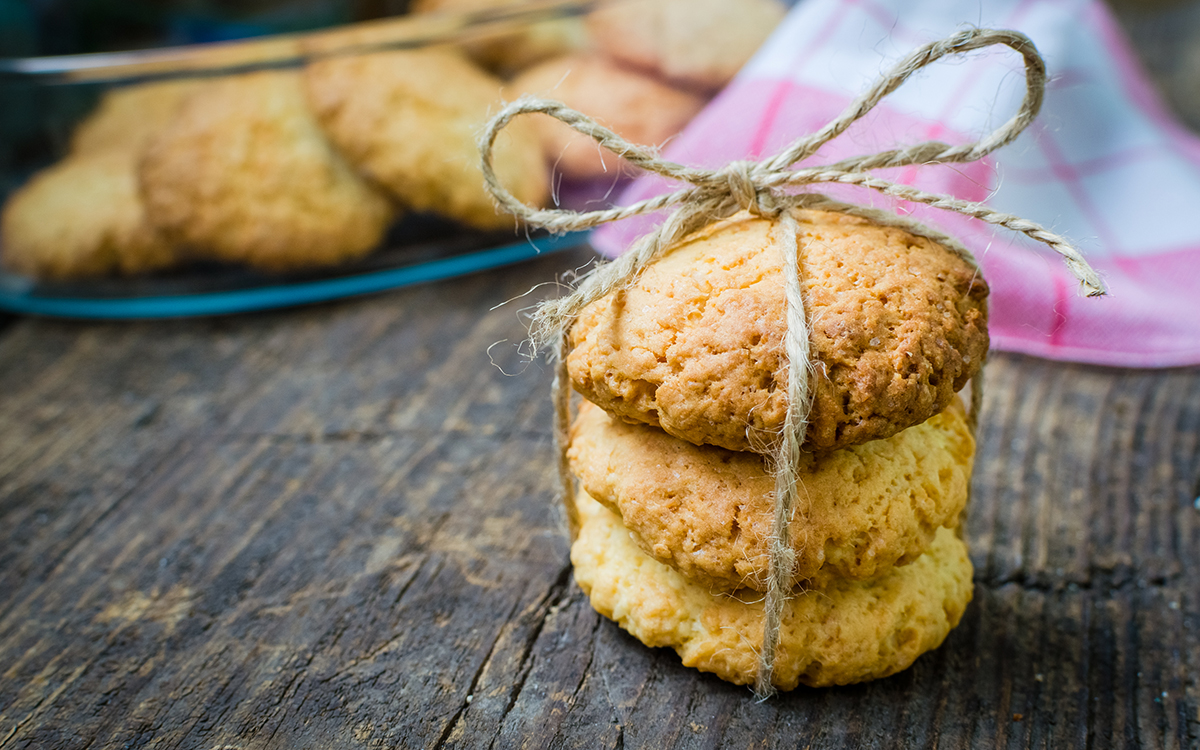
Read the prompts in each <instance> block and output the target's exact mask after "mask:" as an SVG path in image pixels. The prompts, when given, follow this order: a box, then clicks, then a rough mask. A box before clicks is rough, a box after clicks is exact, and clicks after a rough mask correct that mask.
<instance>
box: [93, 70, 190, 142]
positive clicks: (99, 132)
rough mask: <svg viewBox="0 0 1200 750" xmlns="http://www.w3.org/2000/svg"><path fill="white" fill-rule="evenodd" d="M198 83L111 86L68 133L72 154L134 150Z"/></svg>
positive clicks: (181, 82) (168, 119)
mask: <svg viewBox="0 0 1200 750" xmlns="http://www.w3.org/2000/svg"><path fill="white" fill-rule="evenodd" d="M201 85H203V84H201V83H200V82H199V81H196V80H181V81H163V82H160V83H144V84H139V85H136V86H126V87H124V88H119V89H113V90H112V91H109V92H107V93H105V95H104V96H103V97H102V98H101V99H100V103H99V105H97V107H96V109H95V110H94V111H93V112H92V113H91V114H89V115H88V116H87V117H86V118H84V120H83V121H82V122H80V123H79V125H78V126H77V127H76V128H75V132H74V133H72V134H71V146H70V153H71V154H72V155H80V154H93V153H98V152H100V151H108V150H114V149H115V150H124V151H133V152H137V151H139V150H140V149H141V147H142V146H143V145H144V144H145V143H146V141H148V140H149V139H150V138H152V137H153V136H154V135H155V134H157V133H158V132H159V131H160V130H162V129H163V127H165V126H166V124H167V123H168V122H170V121H171V118H172V117H173V116H174V115H175V112H176V111H177V110H178V109H179V106H180V105H181V104H182V103H183V100H184V99H185V98H186V97H187V96H188V95H189V94H191V93H193V92H194V91H196V89H197V88H199V87H200V86H201Z"/></svg>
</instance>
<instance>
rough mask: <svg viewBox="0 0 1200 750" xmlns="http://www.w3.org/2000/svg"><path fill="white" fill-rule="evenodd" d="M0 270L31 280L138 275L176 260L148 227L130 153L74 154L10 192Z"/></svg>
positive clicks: (2, 223)
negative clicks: (14, 272)
mask: <svg viewBox="0 0 1200 750" xmlns="http://www.w3.org/2000/svg"><path fill="white" fill-rule="evenodd" d="M0 235H2V236H3V241H4V246H3V255H2V256H0V257H2V258H3V261H4V265H5V266H6V267H7V268H9V269H10V270H13V271H16V272H17V273H23V274H27V275H29V276H33V277H36V278H45V279H67V278H80V277H89V276H102V275H105V274H110V273H122V274H136V273H142V272H146V271H153V270H157V269H161V268H165V267H167V266H169V265H171V264H172V263H174V261H175V254H174V252H173V251H172V249H171V246H170V244H169V243H168V242H167V241H166V240H165V239H164V238H163V237H162V236H161V235H160V234H159V233H158V232H157V231H156V230H155V229H154V227H153V226H152V225H151V224H150V223H149V222H147V221H146V216H145V212H144V210H143V207H142V201H141V198H140V197H139V196H138V192H137V180H136V178H135V176H134V155H133V153H132V152H129V151H123V150H120V149H114V150H107V151H101V152H100V153H97V154H89V155H81V156H72V157H70V158H68V159H65V160H63V161H61V162H59V163H58V164H55V165H54V166H52V167H49V168H47V169H44V170H42V171H41V172H39V173H38V174H37V175H35V176H34V177H33V179H31V180H30V181H29V182H28V183H26V184H25V185H24V186H23V187H21V189H20V190H18V191H16V192H15V193H14V194H13V195H12V197H11V198H10V199H9V201H8V203H7V204H6V205H5V206H4V213H3V217H2V218H0Z"/></svg>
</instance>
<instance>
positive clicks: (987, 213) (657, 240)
mask: <svg viewBox="0 0 1200 750" xmlns="http://www.w3.org/2000/svg"><path fill="white" fill-rule="evenodd" d="M995 44H1002V45H1005V46H1008V47H1011V48H1012V49H1013V50H1015V51H1017V52H1018V53H1020V54H1021V56H1022V57H1023V58H1024V60H1025V84H1026V88H1025V98H1024V100H1023V101H1022V103H1021V108H1020V111H1018V112H1017V114H1016V115H1014V116H1013V117H1012V119H1010V120H1009V121H1008V122H1006V123H1004V124H1003V125H1002V126H1000V127H999V128H998V129H996V130H995V131H993V132H991V133H989V134H988V135H987V136H985V137H984V138H982V139H980V140H979V141H977V142H975V143H969V144H966V145H963V146H949V145H947V144H945V143H940V142H937V141H927V142H925V143H919V144H917V145H915V146H911V147H909V148H904V149H892V150H888V151H883V152H880V153H878V154H872V155H867V156H859V157H854V158H850V159H844V160H842V161H839V162H836V163H834V164H829V165H826V166H817V167H805V168H801V169H792V168H791V167H792V165H793V164H795V163H797V162H799V161H801V160H803V159H805V158H807V157H809V156H811V155H812V154H813V153H815V152H816V151H817V149H819V148H820V147H821V146H823V145H824V144H825V143H827V142H829V141H830V140H832V139H833V138H836V137H837V136H839V135H841V134H842V133H843V132H845V130H846V129H847V128H848V127H850V125H851V124H852V123H853V122H854V121H856V120H858V119H859V118H861V117H862V116H863V115H865V114H866V113H867V112H869V111H870V110H871V109H872V108H873V107H874V106H875V105H876V104H878V103H879V101H880V100H881V99H882V98H883V97H885V96H887V95H888V94H889V93H891V92H892V91H894V90H895V89H896V88H897V87H899V86H900V85H901V84H902V83H904V81H905V80H907V79H908V78H909V77H910V76H911V75H913V74H914V73H915V72H917V71H918V70H920V69H921V68H923V67H925V66H926V65H929V64H930V63H932V62H934V61H935V60H938V59H939V58H941V57H944V56H946V55H952V54H962V53H965V52H969V51H971V50H976V49H981V48H983V47H989V46H992V45H995ZM1045 86H1046V66H1045V63H1044V62H1043V61H1042V58H1041V55H1039V54H1038V51H1037V49H1036V48H1035V47H1034V45H1033V42H1031V41H1030V40H1029V38H1028V37H1026V36H1025V35H1024V34H1021V33H1019V32H1016V31H1006V30H995V29H967V30H964V31H960V32H958V33H956V34H954V35H952V36H950V37H947V38H946V39H943V40H941V41H938V42H933V43H931V44H927V45H925V46H923V47H921V48H919V49H917V50H916V51H915V52H913V53H912V54H911V55H909V56H908V57H907V58H905V59H904V60H903V61H901V62H900V64H898V65H897V66H896V67H895V68H893V69H892V70H891V71H890V72H889V73H887V74H886V75H884V76H883V77H882V78H880V79H879V81H877V82H876V83H875V85H873V86H872V87H871V88H870V89H869V90H867V92H866V93H864V94H862V95H861V96H860V97H859V98H858V99H856V100H855V101H854V102H852V103H851V104H850V106H849V107H847V108H846V110H845V111H844V112H842V114H841V115H840V116H839V117H838V118H837V119H835V120H834V121H833V122H831V123H829V124H828V125H826V126H825V127H824V128H822V129H821V130H819V131H818V132H816V133H813V134H812V135H808V136H804V137H802V138H799V139H797V140H796V141H795V142H793V143H792V144H791V145H790V146H788V147H787V148H786V149H784V150H783V151H781V152H779V153H778V154H776V155H775V156H772V157H770V158H767V159H764V160H763V161H760V162H751V161H735V162H732V163H730V164H728V165H726V166H725V167H724V168H722V169H717V170H706V169H697V168H693V167H687V166H684V165H682V164H675V163H674V162H670V161H666V160H665V159H661V158H659V156H658V152H657V151H655V150H654V149H651V148H648V147H646V146H641V145H638V144H634V143H630V142H628V141H626V140H625V139H624V138H622V137H620V136H619V135H617V134H616V133H614V132H612V131H611V130H608V129H607V128H605V127H603V126H601V125H599V124H597V123H596V122H595V121H594V120H592V119H591V118H589V117H587V116H586V115H583V114H581V113H579V112H576V111H575V110H573V109H570V108H568V107H567V106H565V105H563V104H562V103H560V102H554V101H549V100H545V99H535V98H528V97H527V98H522V99H519V100H517V101H516V102H513V103H512V104H510V105H508V106H507V107H505V108H504V109H503V110H502V111H501V112H500V113H499V114H497V115H496V117H495V118H494V119H492V121H491V122H489V123H488V126H487V128H486V130H485V131H484V132H483V134H482V135H481V137H480V139H479V148H480V152H481V154H482V157H483V175H484V180H485V182H486V184H487V187H488V189H489V190H490V191H491V192H492V195H493V196H494V197H495V198H496V200H497V201H498V202H499V203H500V205H501V206H503V207H504V208H506V209H507V210H509V211H510V212H512V213H513V214H515V215H516V216H517V217H518V218H520V219H522V220H523V221H524V222H525V223H526V224H528V225H530V226H538V227H543V228H545V229H548V230H550V231H552V232H569V231H577V230H582V229H588V228H591V227H595V226H598V225H600V224H604V223H606V222H610V221H616V220H619V219H624V218H627V217H630V216H637V215H640V214H646V213H650V212H653V211H657V210H659V209H663V208H667V207H672V206H673V207H675V211H674V212H673V213H671V214H670V215H669V216H668V217H667V218H666V220H665V221H664V222H663V223H662V224H661V225H659V226H658V228H656V229H655V230H653V231H651V232H650V233H649V234H647V235H645V236H643V237H641V238H640V239H638V240H637V241H636V242H635V243H634V244H633V245H632V247H631V248H630V249H629V251H628V252H626V253H625V254H624V255H622V256H621V257H619V258H617V259H616V260H614V261H611V262H609V263H605V264H603V265H599V266H597V267H595V268H594V269H593V270H592V271H591V272H589V273H588V274H586V275H585V276H583V277H581V278H580V279H579V282H578V283H577V284H576V286H575V288H574V290H573V291H572V292H571V293H570V294H569V295H567V296H565V297H561V298H559V299H553V300H549V301H546V302H543V303H541V304H540V305H539V306H538V308H537V310H536V312H535V313H534V314H533V320H532V326H531V331H530V337H531V339H532V342H533V344H534V346H535V347H536V348H538V349H540V348H542V347H546V346H552V347H553V348H554V350H553V358H554V362H555V378H554V404H555V433H554V434H555V440H556V447H557V449H558V453H559V462H558V463H559V476H560V479H561V482H562V488H561V492H562V502H563V507H564V509H565V510H566V514H567V519H568V522H569V524H570V527H571V528H570V530H571V534H572V537H574V535H575V534H576V533H577V531H578V516H577V512H576V510H575V499H574V495H575V480H574V478H573V477H572V476H571V473H570V466H569V464H568V462H567V459H566V450H567V444H568V442H569V429H570V422H571V415H570V385H569V383H570V380H569V376H568V373H567V364H566V359H567V351H568V348H569V341H568V332H569V330H570V328H571V325H572V324H573V323H574V322H575V319H576V317H577V316H578V314H579V312H580V311H581V310H582V309H583V308H584V307H585V306H587V305H588V304H589V303H591V302H593V301H595V300H597V299H600V298H601V297H603V296H605V295H607V294H609V293H612V292H615V291H619V290H624V289H628V288H629V287H630V286H632V285H633V283H634V282H635V281H636V280H637V277H638V274H639V273H640V272H641V270H642V269H643V268H645V267H646V266H647V265H649V264H650V263H653V262H654V261H655V260H656V259H658V258H659V257H660V256H661V255H662V254H663V253H664V252H665V251H666V249H667V248H669V247H670V246H671V245H673V244H674V243H676V242H677V241H679V240H681V239H683V238H684V237H685V236H687V235H688V234H690V233H692V232H694V231H696V230H698V229H700V228H701V227H703V226H705V225H707V224H709V223H711V222H714V221H719V220H721V219H725V218H728V217H729V216H732V215H733V214H735V213H737V212H738V211H741V210H747V211H749V212H751V213H752V214H755V215H757V216H761V217H764V218H771V219H774V220H776V224H775V227H774V230H773V231H774V235H775V237H776V244H777V245H778V246H779V249H780V251H781V252H782V254H783V258H782V261H783V268H784V283H785V294H786V299H787V334H786V336H785V339H784V347H785V350H786V355H787V363H788V372H789V375H788V408H787V416H786V417H785V422H784V426H783V429H782V431H781V434H780V438H779V441H778V445H777V446H776V447H775V453H774V471H775V498H774V514H773V520H772V524H771V536H770V540H769V550H770V557H769V564H768V565H769V567H768V574H767V575H768V586H767V594H766V602H765V607H764V615H763V640H762V648H761V650H760V652H759V663H758V673H757V680H756V683H755V687H754V690H755V693H756V694H757V695H758V696H759V697H760V698H765V697H767V696H769V695H771V694H772V693H774V687H773V685H772V679H771V678H772V672H773V669H774V664H775V659H776V652H777V651H778V646H779V634H780V628H781V626H782V623H783V609H784V605H785V604H786V602H787V598H788V594H789V593H790V590H789V582H790V580H791V572H792V567H793V561H794V559H795V551H794V550H793V548H792V544H791V540H790V538H789V537H790V533H791V523H790V522H791V519H792V516H793V512H794V506H795V498H796V486H797V477H796V466H797V463H798V461H799V456H800V446H801V444H802V443H803V442H804V435H805V432H806V431H807V428H808V415H809V411H810V409H811V407H812V391H811V388H810V380H811V377H812V374H811V371H812V366H813V363H812V357H811V355H810V352H809V331H808V324H807V320H806V316H805V310H804V294H803V291H802V289H801V285H800V277H799V267H800V262H799V261H800V258H799V251H800V248H799V247H798V243H797V239H796V238H797V235H798V234H799V225H798V224H797V222H796V219H795V217H794V215H793V209H796V208H815V209H824V210H829V211H839V212H842V213H846V214H851V215H854V216H860V217H864V218H867V219H870V220H872V221H874V222H877V223H879V224H884V225H888V226H896V227H902V228H904V229H906V230H907V231H909V232H912V233H913V234H917V235H921V236H924V237H927V238H929V239H931V240H933V241H934V242H936V243H938V244H940V245H942V246H943V247H945V248H947V249H948V250H950V251H951V252H953V253H955V254H956V255H958V256H959V257H961V258H962V259H963V260H965V261H966V262H967V263H969V264H970V265H971V266H972V267H974V268H975V269H976V270H978V269H979V265H978V263H977V262H976V261H975V258H974V257H973V256H972V255H971V253H970V251H968V250H967V249H966V248H965V247H964V246H963V245H962V244H961V243H959V242H958V241H956V240H954V239H952V238H950V237H947V236H946V235H944V234H942V233H941V232H937V231H935V230H933V229H930V228H929V227H926V226H923V225H921V224H919V223H918V222H916V221H914V220H912V219H909V218H905V217H900V216H897V215H895V214H892V213H890V212H887V211H882V210H879V209H874V208H868V207H864V206H856V205H852V204H848V203H841V202H838V201H833V200H831V199H829V198H827V197H825V196H823V195H820V194H818V193H795V192H785V188H794V187H800V186H803V185H812V184H817V183H826V182H828V183H842V184H849V185H861V186H863V187H867V188H871V189H872V190H876V191H878V192H881V193H883V194H885V195H890V196H894V197H896V198H901V199H904V200H908V201H914V202H916V203H924V204H926V205H929V206H936V207H938V208H944V209H946V210H949V211H955V212H957V213H960V214H964V215H967V216H972V217H974V218H976V219H980V220H982V221H986V222H988V223H990V224H995V225H997V226H1002V227H1006V228H1008V229H1010V230H1012V231H1014V232H1019V233H1021V234H1024V235H1026V236H1028V237H1031V238H1033V239H1035V240H1038V241H1039V242H1043V243H1045V244H1046V245H1048V246H1049V247H1050V248H1051V249H1053V250H1054V251H1055V252H1056V253H1058V254H1059V255H1060V256H1062V259H1063V262H1065V263H1066V265H1067V267H1068V268H1069V269H1070V270H1071V272H1072V273H1073V274H1074V275H1075V277H1076V278H1078V279H1079V281H1080V283H1081V286H1082V290H1083V292H1084V293H1085V294H1087V296H1089V297H1092V296H1098V295H1102V294H1104V293H1105V290H1104V285H1103V283H1102V282H1101V280H1100V277H1099V275H1097V274H1096V272H1095V271H1094V270H1093V269H1092V267H1091V266H1090V265H1088V263H1087V261H1086V260H1084V258H1083V256H1082V255H1081V254H1080V253H1079V251H1078V250H1077V249H1075V247H1074V246H1073V245H1072V244H1071V243H1070V242H1069V241H1068V240H1067V239H1066V238H1065V237H1061V236H1059V235H1057V234H1054V233H1052V232H1049V231H1047V230H1046V229H1045V228H1043V227H1041V226H1039V225H1038V224H1035V223H1033V222H1030V221H1026V220H1025V219H1022V218H1019V217H1017V216H1013V215H1011V214H1006V213H1002V212H1000V211H995V210H993V209H991V208H989V207H988V206H986V205H984V204H982V203H972V202H969V201H962V200H958V199H956V198H951V197H948V196H943V195H937V194H933V193H926V192H924V191H921V190H918V189H916V188H913V187H909V186H907V185H897V184H894V183H891V182H888V181H887V180H882V179H879V178H876V177H873V176H871V175H870V174H869V173H868V172H869V170H872V169H881V168H888V167H902V166H909V165H915V164H949V163H962V162H971V161H976V160H978V159H981V158H983V157H984V156H986V155H987V154H989V153H991V152H992V151H994V150H996V149H997V148H1000V147H1001V146H1003V145H1005V144H1007V143H1010V142H1011V141H1012V140H1013V139H1014V138H1016V137H1017V136H1018V135H1019V134H1020V133H1021V131H1023V130H1024V129H1025V128H1026V127H1027V126H1028V125H1029V124H1030V123H1031V122H1032V121H1033V119H1034V117H1036V116H1037V113H1038V110H1039V109H1040V108H1041V104H1042V98H1043V95H1044V92H1045ZM533 112H540V113H543V114H547V115H550V116H551V117H554V118H556V119H558V120H561V121H563V122H565V123H566V124H568V125H570V126H571V127H572V128H574V129H575V130H577V131H579V132H580V133H583V134H584V135H588V136H591V137H592V138H593V139H595V140H596V142H597V143H598V144H599V145H600V146H602V147H604V148H606V149H608V150H609V151H612V152H613V153H616V154H619V155H620V156H622V157H624V158H625V159H626V160H627V161H629V162H630V163H631V164H633V165H635V166H637V167H640V168H642V169H644V170H646V171H648V172H654V173H655V174H660V175H662V176H664V177H669V178H671V179H674V180H678V181H680V182H685V183H689V184H690V185H691V186H690V187H684V188H681V189H679V190H676V191H674V192H671V193H667V194H665V195H660V196H657V197H654V198H650V199H647V200H644V201H641V202H639V203H635V204H633V205H631V206H623V207H616V208H610V209H605V210H602V211H588V212H583V213H576V212H573V211H563V210H553V209H540V208H535V207H533V206H527V205H525V204H523V203H521V202H520V201H518V200H517V199H516V198H515V197H513V195H512V194H511V193H510V192H508V190H507V189H505V188H504V186H503V185H501V184H500V182H499V181H498V180H497V179H496V174H495V171H494V170H493V169H492V147H493V144H494V143H495V140H496V137H497V135H498V134H499V133H500V131H501V130H503V129H504V127H505V126H507V125H508V123H509V122H510V121H512V120H513V118H515V117H517V116H519V115H523V114H527V113H533ZM981 374H982V371H981ZM981 374H980V375H976V377H975V380H974V382H973V383H972V387H971V393H972V398H971V402H972V409H971V414H970V423H971V426H972V431H974V426H975V422H976V419H977V418H978V409H979V404H980V403H981V401H982V394H983V380H982V377H981Z"/></svg>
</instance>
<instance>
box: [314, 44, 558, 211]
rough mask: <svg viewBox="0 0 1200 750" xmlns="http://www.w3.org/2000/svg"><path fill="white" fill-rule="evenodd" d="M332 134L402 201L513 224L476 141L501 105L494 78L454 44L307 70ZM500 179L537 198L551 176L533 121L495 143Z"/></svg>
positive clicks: (334, 61)
mask: <svg viewBox="0 0 1200 750" xmlns="http://www.w3.org/2000/svg"><path fill="white" fill-rule="evenodd" d="M304 79H305V83H306V87H307V91H308V97H309V101H310V102H311V104H312V108H313V111H314V112H315V113H316V116H317V119H318V120H319V121H320V123H321V125H322V127H323V128H324V129H325V132H326V133H327V134H328V135H329V138H330V139H331V140H332V141H333V143H334V144H336V146H337V148H338V149H339V150H340V151H341V152H342V154H344V155H345V156H346V158H347V159H349V161H350V162H351V163H353V164H354V166H355V167H357V168H358V169H359V170H360V171H361V172H362V173H363V174H365V175H366V176H367V177H368V178H369V179H370V180H372V181H374V182H377V183H378V184H380V185H382V186H384V187H385V188H386V189H387V190H388V191H389V192H391V193H392V195H393V196H395V198H396V199H398V200H399V201H400V202H401V203H402V204H404V205H405V206H408V207H411V208H413V209H414V210H418V211H432V212H435V213H438V214H441V215H442V216H446V217H448V218H451V219H456V220H458V221H461V222H463V223H465V224H468V225H470V226H473V227H477V228H481V229H496V228H502V227H511V226H513V222H514V219H513V217H512V216H510V215H508V214H506V213H501V212H498V211H497V209H496V206H495V203H494V201H493V200H492V197H491V195H490V194H489V193H488V192H487V190H486V189H485V188H484V186H483V175H482V172H481V171H480V168H479V149H478V146H477V145H476V143H475V139H476V137H477V136H478V134H479V132H480V131H481V130H482V129H483V128H484V126H485V124H486V123H487V121H488V119H489V117H491V116H492V115H494V114H495V113H496V112H497V111H498V110H499V108H500V104H501V86H502V84H501V82H500V80H499V79H497V78H494V77H493V76H491V75H489V74H488V73H486V72H485V71H483V70H481V69H480V68H479V67H478V66H476V65H475V64H474V63H472V62H471V61H470V60H468V59H467V58H466V57H465V56H463V55H462V54H461V53H460V52H458V51H456V50H455V49H453V48H448V47H439V48H429V49H419V50H398V51H394V52H380V53H375V54H367V55H355V56H344V57H331V58H328V59H325V60H321V61H318V62H315V63H312V64H311V65H309V66H308V67H307V68H306V69H305V72H304ZM494 157H495V159H494V165H495V169H496V174H497V176H498V177H499V178H500V181H501V182H502V183H503V184H504V185H505V186H507V187H508V189H509V190H510V191H511V192H512V193H513V195H515V196H516V197H517V199H518V200H521V201H523V202H525V203H529V204H533V205H543V204H544V203H545V202H546V200H547V197H548V195H549V177H548V174H547V169H546V166H545V163H544V161H543V158H542V151H541V146H540V144H539V143H538V137H537V132H536V129H535V128H534V127H533V126H532V124H528V123H522V122H517V123H514V124H513V125H512V126H511V127H509V128H506V129H505V131H504V133H502V134H501V136H500V138H499V139H498V140H497V142H496V149H495V152H494Z"/></svg>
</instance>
